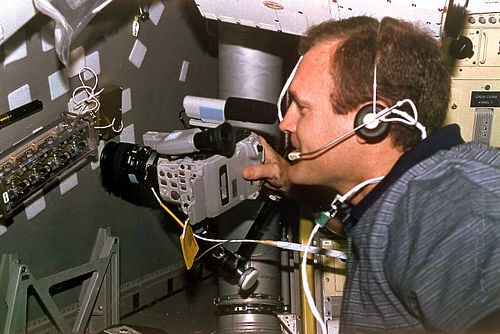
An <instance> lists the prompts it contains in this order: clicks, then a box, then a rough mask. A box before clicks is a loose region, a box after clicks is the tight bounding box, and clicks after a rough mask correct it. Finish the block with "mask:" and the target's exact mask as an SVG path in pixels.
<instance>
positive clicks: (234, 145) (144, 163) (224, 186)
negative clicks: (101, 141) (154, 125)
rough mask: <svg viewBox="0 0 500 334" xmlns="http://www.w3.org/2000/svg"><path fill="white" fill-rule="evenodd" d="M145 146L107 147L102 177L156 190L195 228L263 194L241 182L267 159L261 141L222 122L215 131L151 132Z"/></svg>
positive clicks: (255, 185) (258, 184)
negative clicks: (249, 170)
mask: <svg viewBox="0 0 500 334" xmlns="http://www.w3.org/2000/svg"><path fill="white" fill-rule="evenodd" d="M143 142H144V146H141V145H136V144H129V143H115V142H109V143H108V144H106V146H105V147H104V149H103V151H102V153H101V171H102V175H103V177H104V178H106V179H108V181H109V180H112V182H128V183H131V184H139V185H142V186H144V187H145V188H149V187H153V188H154V189H155V190H157V192H158V194H159V196H160V197H161V198H162V199H163V200H164V201H166V202H169V203H172V204H175V205H177V206H178V207H179V208H180V209H181V211H182V212H183V213H184V214H186V215H187V216H188V218H189V222H190V223H191V224H196V223H198V222H200V221H202V220H204V219H205V218H213V217H216V216H218V215H220V214H221V213H223V212H225V211H226V210H228V209H230V208H232V207H234V206H236V205H237V204H239V203H241V202H242V201H244V200H246V199H255V198H256V197H257V196H258V194H259V190H260V188H261V185H262V182H261V181H253V182H250V181H247V180H245V179H243V177H242V169H243V168H244V167H245V166H248V165H256V164H261V163H262V162H263V160H264V152H263V149H262V146H261V145H260V142H259V137H258V135H257V134H255V133H253V132H252V131H249V130H246V129H240V128H233V127H232V126H231V125H230V124H229V123H227V122H224V123H222V124H220V125H219V126H217V127H215V128H203V129H202V128H191V129H186V130H176V131H173V132H171V133H161V132H147V133H145V134H144V135H143Z"/></svg>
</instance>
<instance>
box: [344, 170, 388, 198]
mask: <svg viewBox="0 0 500 334" xmlns="http://www.w3.org/2000/svg"><path fill="white" fill-rule="evenodd" d="M383 178H384V176H378V177H374V178H372V179H368V180H366V181H363V182H361V183H360V184H358V185H357V186H355V187H354V188H352V189H351V190H349V191H348V192H347V193H346V194H345V195H343V196H340V197H339V199H338V200H339V201H340V202H341V203H344V202H345V201H346V200H348V199H349V198H351V197H352V196H354V195H355V194H356V193H357V192H358V191H360V190H361V189H363V188H364V187H366V186H367V185H369V184H374V183H378V182H380V181H382V179H383Z"/></svg>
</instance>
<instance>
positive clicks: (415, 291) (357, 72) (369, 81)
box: [243, 17, 500, 333]
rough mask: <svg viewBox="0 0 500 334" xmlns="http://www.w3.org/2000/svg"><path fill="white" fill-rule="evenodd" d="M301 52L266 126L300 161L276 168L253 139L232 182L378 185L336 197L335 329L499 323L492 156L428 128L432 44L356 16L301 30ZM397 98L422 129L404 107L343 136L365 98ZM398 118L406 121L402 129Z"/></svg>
mask: <svg viewBox="0 0 500 334" xmlns="http://www.w3.org/2000/svg"><path fill="white" fill-rule="evenodd" d="M301 48H302V52H303V54H304V57H303V59H302V61H301V63H300V65H299V67H298V69H297V72H296V75H295V77H294V79H293V81H292V83H291V85H290V87H289V94H290V97H291V103H290V105H289V108H288V110H287V112H286V114H285V117H284V119H283V121H282V122H281V124H280V129H281V130H282V131H284V132H286V133H289V134H290V137H291V143H292V145H293V147H294V148H295V149H296V150H297V152H300V156H301V158H300V159H296V160H294V161H292V162H289V161H287V160H285V159H284V158H282V157H281V156H279V155H278V154H277V153H276V152H275V151H273V149H272V148H271V147H269V145H267V144H266V143H265V141H263V145H264V148H265V151H266V161H265V162H264V164H262V165H259V166H252V167H247V168H245V170H244V171H243V176H244V177H245V178H246V179H248V180H257V179H264V180H266V184H267V186H268V187H270V188H272V189H275V190H280V191H283V192H285V193H287V192H290V191H291V190H292V189H293V186H294V185H324V186H327V187H329V188H332V189H335V190H336V191H338V192H339V193H340V194H346V193H348V192H349V191H350V190H352V189H353V188H355V187H356V186H357V185H359V184H362V183H363V182H364V181H366V180H378V179H376V178H378V177H383V179H382V181H380V182H378V183H377V182H374V183H372V184H368V185H366V186H364V187H362V188H361V189H360V190H359V191H358V192H355V193H354V194H353V195H352V197H351V198H350V199H349V202H350V204H351V205H352V210H351V213H350V215H351V220H350V222H349V223H347V225H345V226H344V229H345V233H346V235H347V238H348V244H349V254H348V261H347V281H346V285H345V288H344V297H343V305H342V312H341V331H342V332H378V331H384V332H395V333H401V332H416V331H450V332H463V331H467V330H471V331H474V330H485V329H488V330H494V329H497V330H498V329H500V328H498V327H497V328H495V327H494V326H495V324H492V323H491V320H492V319H495V318H496V317H495V311H497V310H499V309H500V205H499V204H500V155H499V153H498V151H497V150H496V149H493V148H489V147H487V146H485V145H480V144H477V143H467V144H465V143H463V140H462V139H461V137H460V133H459V129H458V126H456V125H451V126H446V127H444V128H442V125H443V122H444V119H445V114H446V109H447V105H448V101H449V91H450V78H449V73H448V71H447V68H446V66H445V65H444V64H443V63H442V62H441V61H440V59H439V57H440V50H439V48H438V45H437V43H436V41H435V40H434V39H433V38H432V37H430V36H429V35H428V34H426V33H425V32H423V31H421V30H419V29H418V28H416V27H414V26H413V25H411V24H409V23H404V22H401V21H398V20H395V19H391V18H384V19H383V20H382V22H380V23H379V22H378V21H377V20H375V19H373V18H368V17H357V18H351V19H348V20H344V21H336V22H326V23H322V24H320V25H319V26H317V27H314V28H312V29H311V30H310V31H309V32H308V34H307V36H306V37H305V38H304V39H303V41H302V43H301ZM405 99H409V100H411V101H412V102H413V103H414V105H415V107H416V110H417V111H418V124H421V125H423V127H425V129H422V126H419V127H417V126H416V124H417V122H416V119H415V118H417V115H415V113H414V111H413V110H412V108H408V104H406V103H405V104H398V107H397V109H398V110H401V111H403V112H400V113H399V114H390V115H387V116H386V120H387V118H398V119H399V120H398V121H391V122H389V120H387V122H382V123H386V124H390V125H389V127H390V128H389V132H388V134H385V135H384V134H382V135H381V136H374V137H373V138H371V137H368V138H365V137H364V136H361V135H360V134H359V133H356V134H352V135H350V134H349V133H350V132H352V130H353V128H354V127H355V125H354V124H355V118H356V114H357V113H358V112H359V111H360V110H366V108H368V110H370V109H373V104H372V102H373V100H375V101H376V105H377V108H378V109H377V110H376V112H377V111H380V110H381V109H383V108H388V107H392V106H394V105H395V104H396V103H398V101H402V100H405ZM364 107H366V108H364ZM402 113H404V114H406V115H407V116H411V115H413V116H415V117H414V118H413V119H412V120H413V121H414V122H406V123H409V124H403V122H402V121H401V119H404V118H405V117H401V114H402ZM398 115H399V117H398ZM379 118H382V117H381V116H380V115H379ZM409 118H411V117H409ZM357 124H361V127H363V122H361V123H360V122H359V121H358V123H357ZM366 127H368V126H366ZM427 135H428V137H427V138H425V137H426V136H427ZM344 137H345V139H344ZM422 138H425V139H422ZM334 139H339V140H338V141H336V142H334V143H333V144H331V145H328V144H327V143H331V142H332V141H333V140H334ZM295 155H297V154H295ZM488 326H490V327H488ZM491 326H493V327H491Z"/></svg>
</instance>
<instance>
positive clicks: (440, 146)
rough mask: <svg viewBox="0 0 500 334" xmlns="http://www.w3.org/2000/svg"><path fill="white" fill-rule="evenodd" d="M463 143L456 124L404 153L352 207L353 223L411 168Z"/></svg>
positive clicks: (442, 129) (435, 133) (441, 130)
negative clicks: (382, 177)
mask: <svg viewBox="0 0 500 334" xmlns="http://www.w3.org/2000/svg"><path fill="white" fill-rule="evenodd" d="M463 143H464V140H463V139H462V136H461V135H460V127H459V126H458V125H456V124H451V125H447V126H445V127H443V128H441V129H439V130H437V131H435V132H434V133H432V134H431V135H430V136H429V137H428V138H426V139H424V140H422V141H421V142H419V143H418V144H417V145H415V147H413V148H412V149H411V150H409V151H408V152H406V153H404V154H403V155H402V156H401V157H400V158H399V159H398V161H396V164H394V166H393V167H392V169H391V170H390V171H389V173H388V174H387V175H386V176H385V177H384V179H383V180H382V181H380V183H379V184H377V186H376V187H375V188H373V190H372V191H370V192H369V193H368V195H366V196H365V197H364V198H363V199H362V200H361V201H360V202H359V203H358V204H356V205H355V206H353V207H352V210H351V213H350V215H351V218H354V222H356V221H359V220H360V219H361V217H362V216H363V214H364V213H365V212H366V210H368V208H370V206H371V205H372V204H373V203H374V202H375V201H376V200H377V199H378V198H379V197H380V196H381V195H382V194H383V193H384V192H385V191H386V190H387V188H389V187H390V186H391V185H392V184H393V183H394V182H396V180H397V179H399V178H400V177H401V175H403V174H404V173H405V172H406V171H407V170H409V169H410V168H411V167H413V166H415V165H416V164H418V163H419V162H420V161H423V160H425V159H427V158H429V157H431V156H432V155H434V154H435V153H436V152H438V151H441V150H447V149H450V148H452V147H453V146H456V145H459V144H463Z"/></svg>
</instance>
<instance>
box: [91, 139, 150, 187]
mask: <svg viewBox="0 0 500 334" xmlns="http://www.w3.org/2000/svg"><path fill="white" fill-rule="evenodd" d="M156 161H157V153H156V151H154V150H153V149H151V148H150V147H148V146H141V145H135V144H129V143H114V142H110V143H108V144H106V146H104V149H103V150H102V153H101V162H100V165H101V172H102V174H103V176H104V177H105V178H108V179H113V180H125V181H128V182H131V183H136V184H137V183H144V182H146V181H151V180H148V176H149V177H154V178H156ZM153 180H154V179H153Z"/></svg>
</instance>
